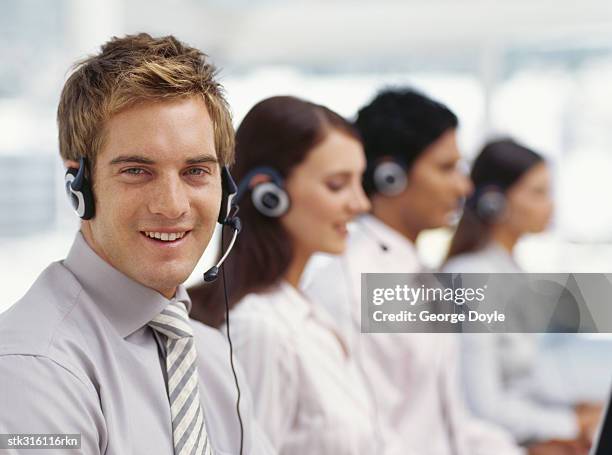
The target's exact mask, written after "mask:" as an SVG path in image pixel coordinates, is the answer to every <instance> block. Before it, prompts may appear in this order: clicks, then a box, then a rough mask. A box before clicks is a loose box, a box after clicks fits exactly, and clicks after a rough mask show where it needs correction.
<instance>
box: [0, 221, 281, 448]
mask: <svg viewBox="0 0 612 455" xmlns="http://www.w3.org/2000/svg"><path fill="white" fill-rule="evenodd" d="M175 299H178V300H180V301H182V302H184V303H185V304H186V305H187V308H188V309H190V308H191V301H190V300H189V297H188V295H187V292H186V291H185V288H184V287H183V286H180V287H179V288H178V290H177V292H176V296H175ZM168 303H169V301H168V300H167V299H166V298H165V297H163V296H162V295H161V294H159V293H158V292H156V291H154V290H152V289H150V288H147V287H145V286H142V285H141V284H139V283H137V282H135V281H133V280H132V279H130V278H128V277H127V276H125V275H124V274H122V273H121V272H119V271H118V270H116V269H114V268H113V267H112V266H111V265H109V264H108V263H106V262H105V261H103V260H102V259H101V258H100V257H99V256H97V255H96V254H95V253H94V251H93V250H92V249H91V248H90V247H89V246H88V245H87V243H86V242H85V240H84V239H83V237H82V236H81V234H80V233H79V234H78V235H77V237H76V239H75V242H74V244H73V246H72V249H71V250H70V253H69V255H68V257H67V258H66V259H65V260H64V261H60V262H56V263H53V264H51V265H50V266H49V267H48V268H47V269H46V270H44V271H43V272H42V274H41V275H40V276H39V277H38V279H37V280H36V281H35V283H34V284H33V285H32V287H31V288H30V290H29V291H28V292H27V294H26V295H25V296H24V297H23V298H22V299H21V300H20V301H19V302H17V303H16V304H15V305H13V306H12V307H11V308H10V309H9V310H8V311H6V312H5V313H3V314H2V315H0V433H80V434H81V435H82V442H81V447H82V448H81V451H80V452H79V451H67V450H55V449H53V450H49V449H47V450H40V451H39V450H26V451H25V453H27V454H34V453H43V454H47V455H49V454H52V453H83V454H107V455H111V454H112V455H114V454H121V455H127V454H135V455H136V454H137V455H141V454H164V455H170V454H173V444H172V422H171V416H170V406H169V401H168V395H167V391H166V382H165V379H164V374H165V367H164V363H163V362H164V357H163V356H164V353H163V351H162V349H163V348H162V347H160V343H158V342H157V339H156V335H155V334H154V332H153V330H152V329H151V328H150V327H148V326H147V323H148V322H149V321H150V320H151V319H153V317H155V315H157V314H158V313H159V312H160V311H161V310H162V309H163V308H164V307H165V306H166V305H167V304H168ZM192 325H193V331H194V337H195V344H196V349H197V352H198V363H197V368H198V372H199V374H200V398H201V402H202V409H203V411H204V418H205V421H206V428H207V430H208V433H209V437H210V441H211V443H212V447H213V448H214V453H215V454H217V455H223V454H238V453H239V447H240V429H239V423H238V417H237V413H236V388H235V385H234V378H233V376H232V372H231V369H230V362H229V350H228V345H227V342H226V340H225V338H224V337H223V335H222V334H221V332H219V331H218V330H215V329H212V328H209V327H207V326H205V325H203V324H200V323H198V322H196V321H192ZM162 345H163V343H162ZM238 374H239V379H240V383H241V384H242V405H241V414H242V419H243V422H244V428H245V432H244V454H245V455H246V454H257V455H259V454H268V453H271V451H272V449H271V446H270V444H269V443H268V441H267V440H266V438H265V436H264V435H263V433H262V432H261V431H260V430H259V427H258V426H257V424H256V423H255V422H254V420H253V418H252V411H251V400H250V394H249V392H248V389H247V386H246V382H245V381H244V379H243V377H242V373H241V371H238ZM0 452H2V451H1V450H0ZM13 453H15V452H13Z"/></svg>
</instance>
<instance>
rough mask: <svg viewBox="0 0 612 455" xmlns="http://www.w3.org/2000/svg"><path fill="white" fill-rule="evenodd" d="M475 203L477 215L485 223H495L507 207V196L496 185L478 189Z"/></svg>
mask: <svg viewBox="0 0 612 455" xmlns="http://www.w3.org/2000/svg"><path fill="white" fill-rule="evenodd" d="M474 197H475V202H474V205H473V208H474V211H475V212H476V216H477V217H478V218H479V219H480V220H481V221H483V222H484V223H494V222H495V221H498V220H499V218H500V217H501V215H502V213H503V211H504V209H505V208H506V196H505V195H504V193H503V192H502V191H501V190H500V189H499V188H498V187H497V186H495V185H489V186H486V187H483V188H480V189H477V190H476V191H475V194H474Z"/></svg>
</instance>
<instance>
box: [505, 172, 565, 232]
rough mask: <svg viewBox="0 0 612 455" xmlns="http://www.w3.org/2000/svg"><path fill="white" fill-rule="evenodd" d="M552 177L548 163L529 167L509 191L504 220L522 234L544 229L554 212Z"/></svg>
mask: <svg viewBox="0 0 612 455" xmlns="http://www.w3.org/2000/svg"><path fill="white" fill-rule="evenodd" d="M550 182H551V178H550V171H549V169H548V166H546V164H545V163H540V164H536V165H535V166H534V167H532V168H531V169H529V170H528V171H527V172H526V173H525V174H524V175H523V176H522V177H521V178H520V179H519V180H518V181H517V182H516V183H515V184H514V185H512V186H511V187H510V188H509V189H508V191H507V194H506V210H505V214H504V216H503V218H502V219H503V220H504V222H505V223H508V224H509V225H510V227H511V228H512V229H513V230H514V231H515V232H518V233H519V234H527V233H537V232H542V231H543V230H544V229H546V227H547V226H548V223H549V222H550V218H551V216H552V211H553V202H552V198H551V183H550Z"/></svg>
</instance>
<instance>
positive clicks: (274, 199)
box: [236, 166, 291, 218]
mask: <svg viewBox="0 0 612 455" xmlns="http://www.w3.org/2000/svg"><path fill="white" fill-rule="evenodd" d="M249 190H250V191H251V201H252V202H253V205H254V206H255V209H257V211H258V212H259V213H261V214H262V215H264V216H267V217H270V218H278V217H281V216H283V215H284V214H285V213H287V212H288V211H289V207H290V206H291V201H290V199H289V194H288V193H287V191H285V188H284V184H283V178H282V177H281V175H280V174H279V173H278V172H277V171H276V170H275V169H273V168H271V167H267V166H262V167H258V168H255V169H253V170H252V171H251V172H249V173H247V175H246V176H245V177H244V179H243V180H242V182H240V186H239V187H238V194H237V196H236V199H237V200H240V199H241V198H242V197H243V196H244V194H245V193H246V192H247V191H249Z"/></svg>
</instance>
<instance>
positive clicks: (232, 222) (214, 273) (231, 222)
mask: <svg viewBox="0 0 612 455" xmlns="http://www.w3.org/2000/svg"><path fill="white" fill-rule="evenodd" d="M223 226H229V227H231V228H232V229H233V230H234V234H233V235H232V240H231V241H230V244H229V246H228V247H227V250H225V253H224V254H223V256H221V259H219V262H217V263H216V264H215V265H213V266H212V267H211V268H210V269H208V270H207V271H206V272H205V273H204V281H205V282H206V283H211V282H213V281H215V280H216V279H217V277H218V276H219V268H220V267H221V266H222V265H223V263H224V262H225V260H226V259H227V257H228V256H229V254H230V252H231V251H232V248H234V244H235V243H236V238H237V237H238V234H240V231H241V230H242V224H241V222H240V218H238V217H236V216H233V217H231V218H229V219H228V220H227V221H225V222H224V223H223ZM221 229H223V228H221Z"/></svg>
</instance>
